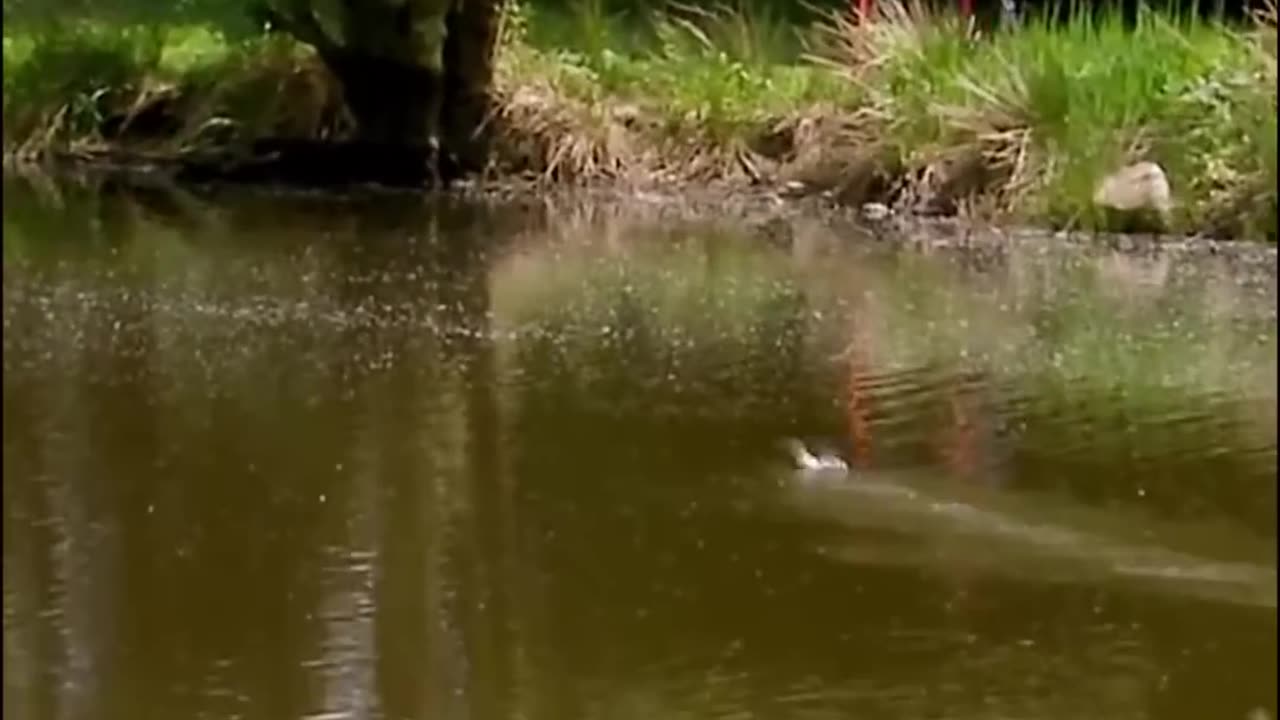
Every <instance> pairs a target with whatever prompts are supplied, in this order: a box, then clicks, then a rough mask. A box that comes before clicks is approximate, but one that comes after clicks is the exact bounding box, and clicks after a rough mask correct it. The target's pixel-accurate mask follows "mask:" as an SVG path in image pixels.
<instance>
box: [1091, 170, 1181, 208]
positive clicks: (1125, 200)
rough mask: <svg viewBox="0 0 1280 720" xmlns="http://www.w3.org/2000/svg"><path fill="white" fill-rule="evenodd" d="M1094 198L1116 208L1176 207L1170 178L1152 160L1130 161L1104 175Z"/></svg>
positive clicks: (1102, 204) (1094, 200)
mask: <svg viewBox="0 0 1280 720" xmlns="http://www.w3.org/2000/svg"><path fill="white" fill-rule="evenodd" d="M1093 202H1094V203H1095V204H1097V205H1101V206H1103V207H1108V208H1113V209H1116V210H1124V211H1132V210H1144V209H1150V210H1155V211H1157V212H1159V213H1161V214H1166V213H1168V212H1169V210H1170V209H1171V208H1172V207H1173V198H1172V194H1171V193H1170V192H1169V178H1168V176H1166V175H1165V173H1164V168H1162V167H1160V166H1159V165H1157V164H1156V163H1153V162H1140V163H1134V164H1133V165H1127V166H1125V167H1123V168H1120V169H1119V170H1117V171H1116V172H1114V173H1112V174H1110V175H1108V176H1107V177H1105V178H1103V179H1102V183H1101V184H1099V185H1098V189H1097V191H1096V192H1095V193H1094V194H1093Z"/></svg>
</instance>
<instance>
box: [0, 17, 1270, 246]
mask: <svg viewBox="0 0 1280 720" xmlns="http://www.w3.org/2000/svg"><path fill="white" fill-rule="evenodd" d="M573 7H574V8H575V9H573V10H564V9H561V10H553V9H549V8H544V7H541V6H527V5H521V6H517V7H514V8H513V10H512V12H511V13H510V15H509V17H508V19H507V31H506V33H505V39H504V42H503V50H502V57H501V63H500V71H499V83H500V91H501V94H502V96H503V97H504V98H505V99H506V100H507V102H506V104H505V107H506V109H507V112H506V113H505V114H504V119H505V121H506V125H507V127H506V130H505V131H504V132H505V133H506V134H507V135H508V136H509V137H508V140H509V142H505V143H500V144H499V147H500V148H504V149H505V150H507V151H510V152H512V153H513V154H517V155H518V154H520V153H524V154H526V155H533V156H540V157H534V158H526V159H525V160H523V161H521V162H514V161H513V162H509V163H506V165H507V166H508V167H512V168H520V167H524V168H526V169H533V170H535V171H538V172H544V173H546V174H547V175H548V176H555V177H574V178H586V179H592V178H594V177H597V176H599V175H601V174H605V175H616V174H618V173H620V172H624V171H628V170H630V171H637V170H638V171H639V172H641V173H644V172H653V171H656V170H657V169H663V170H668V171H671V170H673V168H674V171H675V174H676V175H677V176H680V175H682V173H683V176H684V177H686V178H689V177H705V176H707V174H708V173H710V175H712V176H716V175H719V176H733V175H734V172H735V168H736V167H737V166H736V163H735V159H736V158H737V157H738V154H739V153H740V152H742V151H743V149H744V148H754V147H756V143H757V140H759V138H760V137H761V136H762V135H765V134H767V133H769V132H770V131H773V130H776V129H777V128H779V127H790V128H792V130H794V129H795V128H796V127H799V126H800V124H801V121H802V120H803V119H804V118H810V119H813V118H819V119H826V120H830V121H831V123H830V124H832V125H835V126H840V127H842V128H843V129H844V131H849V129H850V128H853V130H854V131H855V132H856V133H857V134H858V136H859V137H860V138H861V140H860V141H858V142H855V143H853V145H855V146H857V145H867V144H876V145H877V146H883V147H884V148H887V152H888V153H889V155H891V156H893V157H894V158H896V159H897V160H898V161H900V162H899V163H898V165H900V166H901V167H902V168H904V169H905V170H906V171H907V172H908V173H913V172H914V173H919V172H920V171H922V170H923V169H925V168H927V167H929V166H930V165H931V163H933V161H934V160H936V159H937V158H939V157H942V156H945V155H947V154H948V153H950V152H952V151H956V150H965V149H969V150H973V151H976V152H978V153H980V154H981V156H982V157H983V158H984V161H985V163H986V164H987V165H988V166H989V167H990V168H991V169H992V173H991V175H992V178H994V179H989V180H988V181H987V185H986V186H984V187H982V188H980V190H981V193H980V194H981V196H982V197H984V198H986V200H987V201H988V202H986V203H985V204H979V205H973V206H971V207H969V209H970V210H971V211H973V212H986V213H990V214H993V215H996V216H999V217H1002V218H1005V219H1015V220H1026V221H1033V222H1038V223H1043V224H1049V225H1054V226H1065V225H1083V226H1086V227H1088V226H1093V227H1102V226H1104V225H1105V223H1106V222H1107V221H1108V220H1107V218H1106V217H1104V216H1102V215H1100V214H1099V213H1098V212H1097V211H1096V210H1095V208H1094V207H1093V206H1092V202H1091V198H1092V195H1093V190H1094V188H1095V187H1096V184H1097V182H1098V181H1099V179H1100V178H1101V177H1102V176H1103V175H1105V174H1106V173H1107V172H1109V171H1112V170H1114V169H1116V168H1117V167H1118V166H1119V165H1120V164H1122V163H1124V162H1129V161H1136V160H1153V161H1156V162H1159V163H1160V164H1161V165H1162V166H1163V167H1164V168H1165V169H1166V170H1167V171H1168V173H1169V175H1170V178H1171V181H1172V184H1173V192H1174V196H1175V202H1176V210H1175V213H1174V217H1173V223H1172V224H1173V227H1171V228H1170V229H1171V230H1175V231H1177V230H1182V231H1212V232H1215V233H1216V234H1228V235H1234V236H1249V237H1258V236H1268V237H1271V238H1273V239H1274V237H1275V233H1276V193H1275V187H1276V180H1277V177H1276V152H1277V148H1276V112H1275V108H1276V102H1277V96H1276V55H1275V27H1274V24H1271V25H1265V24H1262V25H1258V26H1256V27H1253V26H1249V27H1228V26H1224V25H1221V24H1216V23H1211V22H1205V21H1196V20H1188V19H1174V18H1170V17H1167V16H1160V15H1155V14H1147V15H1144V16H1142V17H1141V18H1139V21H1138V23H1137V25H1136V26H1135V27H1126V26H1125V25H1124V24H1123V23H1122V22H1121V20H1120V19H1119V18H1118V17H1105V16H1103V17H1097V16H1094V17H1086V16H1077V17H1076V18H1075V19H1072V20H1070V21H1068V22H1066V23H1065V24H1056V25H1051V24H1049V23H1047V22H1040V21H1037V20H1034V19H1033V20H1031V21H1030V22H1028V23H1027V24H1025V25H1024V26H1023V27H1020V28H1017V29H1010V30H1004V31H997V32H995V33H993V34H991V35H989V36H987V37H982V38H975V37H974V36H973V35H972V33H969V32H967V31H966V29H965V28H963V27H961V26H959V25H958V24H957V22H956V21H955V20H954V19H953V18H946V17H936V16H925V15H922V14H919V13H912V12H909V11H908V8H905V7H902V6H893V5H890V6H888V7H889V10H888V16H887V17H885V18H884V19H882V21H880V22H878V23H875V24H873V25H871V26H869V27H868V26H863V27H854V26H852V25H851V24H848V23H845V22H840V21H834V22H833V21H832V19H831V18H830V17H828V18H826V19H825V20H824V21H823V22H815V23H814V24H812V25H803V24H797V23H796V22H794V21H793V20H790V19H785V18H783V17H782V16H781V15H780V14H778V13H776V12H771V11H769V10H767V9H761V8H762V7H767V6H760V5H753V4H747V3H742V2H739V3H737V4H735V5H732V6H726V7H724V8H722V9H720V10H705V9H701V10H699V9H692V8H683V7H679V6H677V7H676V8H675V9H674V10H673V11H672V12H671V13H665V14H656V13H649V14H644V13H639V12H637V11H636V10H634V9H631V10H625V11H624V10H613V9H610V6H607V5H606V4H605V3H604V2H603V0H589V1H587V2H583V3H578V4H576V5H575V6H573ZM814 60H818V61H816V62H815V61H814ZM4 61H5V65H4V140H5V145H6V150H8V151H13V150H14V149H15V148H17V147H20V146H24V145H25V146H26V147H27V148H33V147H34V148H43V147H48V146H64V145H66V144H69V143H74V142H86V141H89V142H92V141H94V140H95V130H96V128H97V127H99V126H100V125H101V122H102V120H103V115H104V114H105V113H108V112H117V113H119V112H121V111H122V108H125V109H127V108H128V107H129V106H130V103H134V102H135V101H136V100H137V98H138V96H139V94H142V93H144V92H147V91H149V90H150V91H154V89H155V88H157V87H167V88H176V89H177V92H178V94H179V95H181V96H182V97H184V98H186V99H188V100H191V102H189V103H187V104H186V106H185V107H186V108H187V110H186V112H188V113H189V114H190V115H191V116H192V117H189V118H187V119H186V120H187V122H186V126H187V130H188V135H191V134H194V133H195V130H196V128H197V127H198V126H199V125H200V123H201V122H203V121H204V120H206V119H208V118H210V117H214V116H222V117H227V118H231V119H233V120H236V121H238V122H239V123H241V125H242V126H243V127H244V128H245V130H244V132H245V133H246V134H249V135H254V134H265V133H272V132H281V131H289V132H292V133H303V134H324V133H326V132H333V131H334V130H333V126H334V125H335V121H334V120H333V118H332V116H333V115H334V114H335V113H334V108H333V105H334V104H335V103H336V102H337V94H336V91H334V90H333V89H332V88H331V87H326V85H327V84H330V85H331V83H328V81H327V80H326V79H325V77H324V74H323V73H322V72H320V69H319V68H318V66H317V63H316V62H315V61H314V59H312V58H309V56H308V54H307V53H306V52H305V51H304V50H302V49H300V48H297V47H295V46H292V45H291V44H290V43H288V42H287V41H285V40H280V39H271V40H268V39H264V38H262V37H257V36H247V37H242V36H240V35H235V34H228V33H226V32H223V31H221V30H219V29H218V28H217V27H216V26H214V25H210V24H189V25H179V26H154V27H146V26H140V25H132V26H120V25H118V24H111V23H105V22H102V21H98V22H89V21H85V22H80V23H62V24H60V25H57V26H49V27H42V28H37V29H28V30H25V31H23V30H21V29H19V30H12V31H11V30H9V29H8V28H6V35H5V38H4ZM112 99H114V103H112V102H110V101H111V100H112ZM619 108H626V109H627V111H628V113H629V114H630V116H635V117H638V118H639V119H640V122H636V123H627V124H628V127H627V129H626V130H623V129H621V128H620V127H619V125H621V124H624V123H621V122H619V121H618V119H617V118H616V117H615V116H614V115H613V113H614V112H615V111H617V110H618V109H619ZM339 124H340V123H339ZM531 138H532V139H531ZM794 140H795V143H794V144H797V145H800V144H804V143H808V144H809V145H810V146H811V147H812V148H814V149H816V150H817V151H818V152H817V153H816V154H818V155H829V154H832V153H829V152H828V149H829V148H828V145H829V146H831V148H835V146H836V145H838V144H839V143H838V142H837V140H838V139H837V138H835V137H833V136H831V135H830V134H825V135H824V134H823V133H821V132H818V133H811V134H810V135H809V136H808V137H804V138H802V137H800V136H799V134H798V133H797V134H796V135H795V138H794ZM803 149H804V148H801V147H792V148H791V149H789V150H788V151H786V152H784V153H783V154H782V155H781V156H779V157H776V158H772V159H773V160H777V161H778V162H779V163H781V164H782V165H783V166H786V164H787V163H791V162H798V160H797V158H798V157H799V156H801V155H804V153H803V152H802V150H803ZM811 154H812V153H811ZM784 169H785V168H784ZM685 171H687V172H685ZM779 172H781V171H779Z"/></svg>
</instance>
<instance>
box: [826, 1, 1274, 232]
mask: <svg viewBox="0 0 1280 720" xmlns="http://www.w3.org/2000/svg"><path fill="white" fill-rule="evenodd" d="M892 7H893V8H894V11H893V12H891V14H890V15H889V16H888V17H887V18H885V21H884V22H881V23H878V24H875V25H873V26H871V27H870V28H868V27H865V26H860V27H854V26H853V25H851V24H847V23H837V24H836V27H835V29H836V34H837V37H838V43H837V46H836V49H837V55H836V58H837V59H838V60H839V61H840V62H841V66H842V68H843V69H844V71H845V72H846V73H847V74H848V76H849V78H850V80H851V81H852V82H853V83H854V84H856V85H858V86H860V87H862V88H864V89H865V91H866V93H867V95H868V97H869V98H870V101H871V103H872V104H873V105H874V106H875V107H877V108H879V109H880V114H881V115H882V116H883V117H886V118H888V133H889V136H890V137H891V138H893V140H894V142H895V143H896V144H897V145H898V147H899V149H900V152H901V153H902V154H903V155H904V156H909V155H911V154H912V153H919V152H929V151H930V150H931V149H932V148H935V147H937V146H939V145H956V144H963V143H974V144H978V145H983V146H985V147H986V149H987V150H988V151H991V150H992V149H993V146H994V149H996V150H1004V151H1005V152H1006V153H1008V154H1009V155H1011V156H1013V157H1014V158H1015V159H1016V160H1015V162H1017V163H1018V165H1017V167H1015V168H1012V171H1013V173H1014V175H1015V177H1014V178H1012V181H1013V182H1014V183H1015V184H1021V185H1023V186H1022V187H1016V190H1017V191H1018V192H1017V197H1019V198H1022V200H1021V201H1020V210H1021V211H1022V212H1024V213H1025V214H1027V215H1029V216H1033V217H1038V218H1042V219H1049V220H1050V221H1054V222H1065V221H1067V220H1068V219H1072V218H1077V219H1078V218H1081V217H1082V216H1090V215H1092V214H1093V213H1094V209H1093V207H1092V206H1091V196H1092V194H1093V190H1094V188H1095V186H1096V183H1097V181H1098V178H1099V177H1100V176H1101V175H1102V174H1105V173H1106V172H1108V171H1110V170H1112V169H1114V168H1115V167H1116V166H1118V165H1119V164H1122V163H1125V162H1133V161H1136V160H1139V159H1147V160H1154V161H1156V162H1159V163H1160V164H1162V165H1163V166H1164V167H1165V168H1166V170H1168V171H1169V173H1170V174H1171V176H1172V177H1174V178H1175V179H1176V181H1179V182H1180V185H1181V187H1179V188H1177V189H1176V190H1175V193H1177V194H1179V195H1180V196H1181V197H1182V198H1183V199H1184V202H1183V204H1182V207H1181V211H1180V213H1181V224H1183V225H1184V226H1188V227H1203V226H1207V225H1209V226H1211V225H1214V224H1219V223H1223V222H1229V221H1230V220H1231V218H1232V217H1237V216H1239V215H1241V213H1242V210H1243V212H1244V214H1247V215H1250V216H1253V217H1255V218H1256V219H1257V221H1258V222H1259V223H1260V224H1261V225H1263V226H1266V225H1268V224H1269V228H1267V230H1268V231H1269V232H1272V233H1274V227H1275V225H1274V220H1271V221H1270V222H1269V223H1268V221H1267V216H1268V214H1270V215H1271V216H1272V217H1274V212H1275V210H1274V208H1275V195H1274V192H1272V191H1273V190H1274V188H1275V183H1276V173H1275V160H1274V158H1275V143H1276V113H1275V107H1276V84H1275V72H1276V56H1275V51H1274V38H1275V25H1274V22H1273V21H1271V22H1270V24H1268V22H1267V21H1266V20H1265V18H1264V21H1263V22H1262V23H1260V24H1259V26H1258V27H1256V28H1255V29H1253V30H1252V31H1249V32H1244V31H1241V30H1240V29H1237V28H1231V27H1228V26H1226V25H1222V24H1218V23H1212V22H1201V21H1196V20H1194V19H1185V18H1184V19H1181V20H1174V19H1172V18H1170V17H1168V16H1164V15H1159V14H1156V13H1150V12H1148V13H1143V14H1142V15H1140V17H1139V18H1138V21H1137V23H1136V25H1135V26H1132V27H1130V26H1128V23H1126V22H1124V21H1123V19H1122V18H1121V17H1120V16H1119V15H1115V14H1112V15H1090V14H1083V13H1082V14H1076V15H1073V16H1072V17H1071V18H1070V19H1069V20H1068V21H1066V22H1065V23H1059V22H1053V21H1050V20H1047V19H1044V18H1032V19H1031V20H1030V21H1029V22H1027V23H1025V24H1024V25H1022V26H1021V27H1018V28H1016V29H1005V30H1001V31H997V32H995V33H994V34H993V35H991V36H990V37H988V38H985V39H983V40H982V41H975V40H974V39H973V38H972V37H971V36H970V35H968V34H967V33H966V32H964V30H963V28H960V27H957V26H956V24H955V23H949V22H945V21H939V20H938V19H936V18H930V17H927V16H924V17H921V16H920V15H919V14H918V13H916V12H912V10H911V9H910V8H905V7H903V6H892ZM1268 43H1270V45H1268ZM1268 47H1269V48H1270V49H1268ZM1268 203H1269V206H1270V209H1268V208H1267V205H1268ZM1244 208H1247V210H1245V209H1244ZM1095 219H1096V218H1095ZM1240 229H1242V228H1237V230H1240ZM1250 229H1251V230H1254V231H1257V230H1260V229H1263V228H1260V227H1254V228H1250Z"/></svg>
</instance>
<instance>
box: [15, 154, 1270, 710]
mask: <svg viewBox="0 0 1280 720" xmlns="http://www.w3.org/2000/svg"><path fill="white" fill-rule="evenodd" d="M720 210H721V211H720V212H715V211H714V209H713V210H711V211H708V210H707V209H706V208H703V209H699V210H697V211H696V212H695V211H691V210H690V211H678V210H676V211H673V210H670V209H669V208H667V207H666V206H665V205H664V204H663V203H655V202H645V201H641V200H637V201H633V202H630V203H628V202H616V201H611V202H601V201H594V200H589V201H581V202H560V201H556V202H551V201H546V202H543V201H536V202H535V201H530V200H528V199H525V200H523V201H519V202H516V201H511V202H497V201H493V200H490V201H485V202H479V201H462V200H447V201H446V200H423V199H421V198H410V197H406V196H396V195H379V194H370V195H366V194H352V195H347V196H341V197H339V196H323V195H300V194H294V195H282V194H265V193H249V192H230V191H222V192H218V193H215V194H212V195H208V196H197V195H190V194H182V193H178V194H173V193H167V192H153V193H147V192H136V191H130V192H121V191H119V190H118V189H115V190H113V189H112V188H110V187H98V186H95V187H82V186H77V185H57V184H38V183H37V184H32V183H29V182H26V181H19V180H17V179H15V178H8V179H6V184H5V190H4V417H3V422H4V630H5V644H4V648H5V649H4V691H5V692H4V715H5V717H6V718H14V719H18V720H26V719H29V720H46V719H49V720H52V719H54V718H58V719H79V718H106V719H115V718H121V719H124V718H262V719H263V720H268V719H269V720H278V719H280V718H335V719H336V718H387V719H391V718H406V719H423V720H425V719H426V718H433V719H434V718H470V719H474V720H498V719H503V720H505V719H508V718H510V719H514V718H545V719H547V720H562V719H563V720H571V719H573V718H583V719H584V720H585V719H591V720H595V719H602V720H603V719H606V718H608V719H613V718H646V719H648V718H762V719H763V718H814V719H816V718H956V719H970V718H973V719H977V718H1041V719H1051V718H1172V719H1180V718H1186V719H1188V720H1190V719H1192V718H1195V719H1196V720H1201V719H1204V718H1227V719H1231V718H1238V719H1243V718H1245V717H1247V716H1248V714H1249V713H1251V712H1254V713H1256V712H1257V711H1259V710H1260V711H1262V712H1266V713H1268V714H1270V716H1272V717H1274V716H1275V713H1276V684H1275V683H1276V680H1275V678H1276V670H1277V668H1276V652H1277V647H1276V587H1275V586H1276V576H1275V567H1276V553H1275V539H1276V517H1275V516H1276V507H1275V502H1276V490H1275V481H1276V477H1275V465H1276V438H1277V432H1276V422H1275V403H1276V361H1277V356H1276V348H1277V344H1276V339H1277V338H1276V336H1277V333H1276V324H1275V309H1274V308H1275V302H1276V297H1275V275H1274V267H1273V264H1274V253H1273V252H1271V251H1269V250H1266V249H1262V250H1253V251H1251V252H1253V253H1254V255H1255V256H1257V257H1260V258H1261V260H1258V259H1257V257H1255V259H1254V260H1252V261H1249V262H1240V261H1239V260H1238V259H1236V260H1232V259H1230V258H1228V257H1225V256H1224V254H1223V253H1219V252H1217V251H1215V252H1213V253H1189V254H1188V253H1183V254H1177V253H1155V252H1114V251H1112V250H1108V249H1094V250H1091V251H1085V250H1084V249H1083V248H1082V247H1081V246H1078V245H1072V244H1070V243H1055V242H1052V241H1051V239H1050V240H1049V241H1042V242H1030V241H1027V242H1008V243H1005V244H1004V245H1003V246H1001V247H1000V248H999V249H998V251H995V252H990V251H988V252H981V253H979V252H976V251H973V250H971V249H970V250H966V249H965V248H957V247H956V246H955V244H954V243H930V242H919V240H920V239H919V238H907V240H911V241H912V242H906V243H903V242H897V241H895V240H894V239H892V238H889V239H886V238H884V237H878V236H876V234H875V233H870V232H867V231H866V230H865V229H860V228H858V227H856V226H854V225H852V224H848V223H844V222H842V221H839V220H835V219H832V218H830V217H824V216H821V215H810V214H806V213H792V214H785V213H783V214H780V215H778V216H777V217H765V216H764V215H761V214H759V213H754V212H745V211H741V212H740V211H736V210H735V211H732V212H731V211H729V209H728V208H721V209H720ZM906 246H913V247H906ZM1268 253H1271V254H1270V255H1268ZM1228 254H1229V253H1228ZM787 437H799V438H803V439H804V440H805V441H806V442H807V443H809V444H810V446H811V447H814V448H825V449H827V450H829V451H832V452H837V453H839V454H841V455H843V456H844V457H846V458H849V459H850V461H851V464H852V466H853V470H852V472H851V473H850V474H848V475H840V474H838V473H836V474H825V475H823V474H805V473H800V472H797V471H795V470H793V469H792V468H791V466H790V463H789V460H788V457H787V455H786V452H785V450H784V446H783V444H782V441H783V439H784V438H787Z"/></svg>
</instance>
